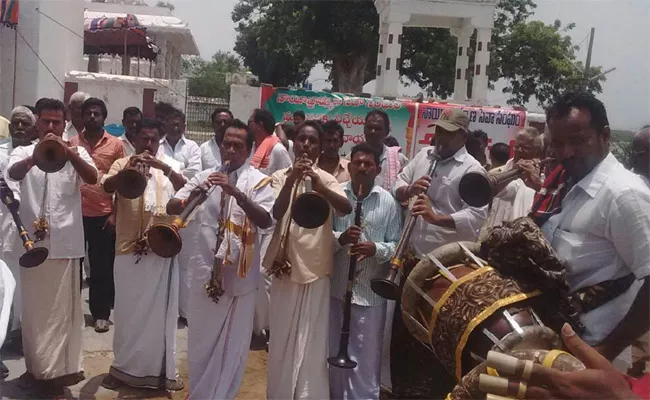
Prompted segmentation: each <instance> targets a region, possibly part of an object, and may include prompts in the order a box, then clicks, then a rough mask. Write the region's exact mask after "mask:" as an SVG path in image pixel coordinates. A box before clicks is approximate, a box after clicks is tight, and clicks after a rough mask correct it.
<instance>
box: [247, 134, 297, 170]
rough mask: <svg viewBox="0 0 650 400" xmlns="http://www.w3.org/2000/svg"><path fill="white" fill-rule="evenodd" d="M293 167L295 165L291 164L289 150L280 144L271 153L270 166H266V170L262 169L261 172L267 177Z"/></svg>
mask: <svg viewBox="0 0 650 400" xmlns="http://www.w3.org/2000/svg"><path fill="white" fill-rule="evenodd" d="M254 153H255V151H254V149H253V152H252V153H251V154H254ZM292 165H293V163H292V162H291V157H289V152H288V151H287V148H286V147H284V145H283V144H282V142H278V143H276V144H275V146H273V148H272V149H271V153H270V154H269V163H268V165H267V166H266V168H260V172H262V173H263V174H265V175H268V176H271V175H273V173H274V172H275V171H279V170H281V169H285V168H289V167H290V166H292Z"/></svg>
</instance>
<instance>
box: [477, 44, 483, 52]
mask: <svg viewBox="0 0 650 400" xmlns="http://www.w3.org/2000/svg"><path fill="white" fill-rule="evenodd" d="M478 51H483V42H478Z"/></svg>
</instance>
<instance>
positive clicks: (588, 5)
mask: <svg viewBox="0 0 650 400" xmlns="http://www.w3.org/2000/svg"><path fill="white" fill-rule="evenodd" d="M237 1H238V0H172V3H173V4H174V5H175V6H176V10H175V11H174V14H175V15H176V16H178V17H180V18H182V19H184V20H186V21H187V22H189V24H190V27H191V28H192V32H193V33H194V37H195V39H196V42H197V44H198V46H199V49H200V50H201V55H202V56H203V57H204V58H208V57H210V56H211V55H212V54H213V53H214V52H215V51H217V50H225V51H232V48H233V46H234V43H235V37H236V33H235V25H234V23H233V22H232V21H231V19H230V14H231V12H232V9H233V7H234V5H235V4H236V3H237ZM537 5H538V7H537V10H536V12H535V15H534V17H533V18H534V19H538V20H542V21H544V22H547V23H552V22H553V21H554V20H555V19H560V20H561V21H562V22H563V23H565V24H566V23H569V22H575V23H576V25H577V26H576V28H575V29H574V30H573V32H572V33H571V35H572V37H573V41H574V43H576V44H578V43H581V42H582V46H581V51H580V53H579V58H580V59H581V60H583V61H584V59H585V58H586V49H587V42H588V41H587V40H585V39H586V38H587V35H588V34H589V29H590V28H591V27H594V28H596V36H595V38H596V39H595V42H594V53H593V58H592V60H593V61H592V62H593V65H602V66H603V67H604V68H605V69H609V68H611V67H616V71H614V72H612V73H610V74H609V75H608V76H607V82H606V83H605V84H604V91H603V93H602V94H601V95H600V98H601V99H602V100H603V101H604V102H605V104H606V106H607V110H608V112H609V117H610V122H611V125H612V127H613V128H615V129H629V130H635V129H637V128H638V127H640V126H642V125H645V124H650V0H537ZM583 40H584V42H583ZM324 78H327V73H325V72H324V71H323V70H322V68H316V70H315V71H313V73H312V76H311V80H312V81H314V88H315V89H319V88H323V87H327V86H328V84H327V83H326V82H324ZM367 89H368V88H367ZM418 91H419V89H418V88H409V89H407V90H405V92H406V93H409V94H414V93H417V92H418ZM505 100H507V97H506V96H504V94H503V93H501V92H500V91H498V90H497V91H494V92H492V93H491V94H490V102H491V103H492V104H497V103H504V102H505ZM531 108H534V107H531Z"/></svg>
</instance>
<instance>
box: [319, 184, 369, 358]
mask: <svg viewBox="0 0 650 400" xmlns="http://www.w3.org/2000/svg"><path fill="white" fill-rule="evenodd" d="M362 195H363V189H362V187H361V185H359V191H358V193H357V202H356V205H355V206H356V207H355V211H354V225H356V226H361V216H362V210H361V207H362V205H363V199H362V198H361V196H362ZM356 269H357V256H355V255H350V265H349V269H348V286H347V289H346V291H345V305H344V308H343V326H342V327H341V338H340V340H339V352H338V354H337V355H336V356H334V357H329V358H328V359H327V362H328V363H329V364H330V365H331V366H333V367H339V368H343V369H353V368H355V367H356V366H357V362H356V361H354V360H352V359H351V358H350V355H349V354H348V344H349V342H350V318H351V317H352V315H351V313H352V287H353V285H354V274H355V273H356Z"/></svg>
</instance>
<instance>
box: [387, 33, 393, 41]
mask: <svg viewBox="0 0 650 400" xmlns="http://www.w3.org/2000/svg"><path fill="white" fill-rule="evenodd" d="M388 44H393V34H392V33H391V34H389V35H388Z"/></svg>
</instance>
